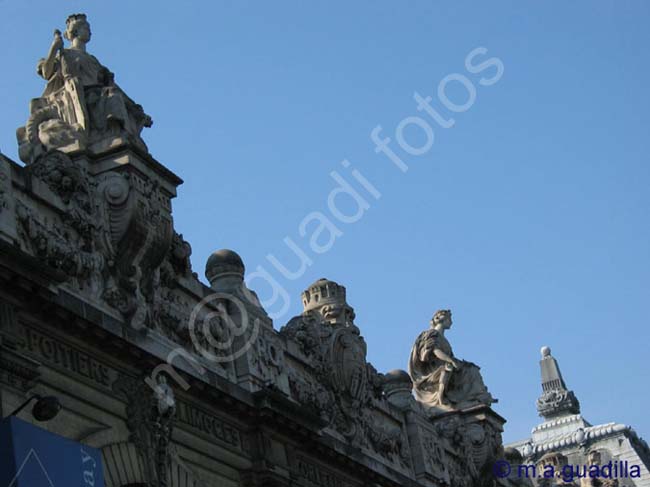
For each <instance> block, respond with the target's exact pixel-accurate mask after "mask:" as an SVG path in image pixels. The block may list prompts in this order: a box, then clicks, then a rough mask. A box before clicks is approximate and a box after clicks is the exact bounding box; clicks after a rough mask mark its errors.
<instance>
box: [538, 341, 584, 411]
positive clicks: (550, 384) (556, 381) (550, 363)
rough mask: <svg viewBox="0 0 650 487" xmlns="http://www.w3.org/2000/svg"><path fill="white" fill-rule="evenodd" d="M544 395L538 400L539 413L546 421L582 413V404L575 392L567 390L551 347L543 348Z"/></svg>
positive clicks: (540, 363)
mask: <svg viewBox="0 0 650 487" xmlns="http://www.w3.org/2000/svg"><path fill="white" fill-rule="evenodd" d="M541 353H542V360H540V362H539V367H540V369H541V372H542V395H541V396H540V397H539V399H537V411H538V412H539V415H540V416H543V417H544V419H551V418H555V417H558V416H566V415H570V414H579V413H580V403H579V402H578V399H577V398H576V396H575V394H574V393H573V391H570V390H568V389H567V387H566V384H565V383H564V379H563V378H562V373H561V372H560V366H559V365H558V363H557V360H555V358H553V356H551V349H550V348H549V347H542V349H541Z"/></svg>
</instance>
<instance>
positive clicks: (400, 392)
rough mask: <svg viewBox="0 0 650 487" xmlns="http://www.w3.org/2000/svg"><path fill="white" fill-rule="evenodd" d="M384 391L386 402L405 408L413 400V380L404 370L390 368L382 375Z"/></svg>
mask: <svg viewBox="0 0 650 487" xmlns="http://www.w3.org/2000/svg"><path fill="white" fill-rule="evenodd" d="M384 392H385V393H386V399H388V402H390V403H391V404H393V405H394V406H397V407H398V408H400V409H406V408H408V407H409V405H410V404H411V401H412V400H413V381H412V380H411V376H410V375H409V374H408V372H406V371H405V370H399V369H397V370H391V371H390V372H388V373H386V374H385V376H384Z"/></svg>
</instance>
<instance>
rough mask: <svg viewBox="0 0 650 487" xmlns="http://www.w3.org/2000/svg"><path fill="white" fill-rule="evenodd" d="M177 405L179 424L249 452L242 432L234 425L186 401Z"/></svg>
mask: <svg viewBox="0 0 650 487" xmlns="http://www.w3.org/2000/svg"><path fill="white" fill-rule="evenodd" d="M177 407H178V412H177V420H178V423H179V424H186V425H188V426H190V427H192V428H195V429H198V430H199V431H202V432H203V433H206V434H208V435H210V436H212V437H214V438H216V439H218V440H220V441H223V442H224V443H227V444H228V445H231V446H233V447H234V448H236V449H237V450H240V451H243V452H244V453H249V452H246V451H245V450H244V444H243V443H244V437H243V435H242V433H241V432H240V431H239V430H238V429H236V428H235V427H233V426H232V425H229V424H227V423H226V422H224V421H222V420H221V419H219V418H217V417H216V416H213V415H211V414H209V413H207V412H205V411H203V410H202V409H199V408H197V407H195V406H193V405H192V404H190V403H188V402H185V401H178V403H177Z"/></svg>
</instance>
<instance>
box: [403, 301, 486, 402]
mask: <svg viewBox="0 0 650 487" xmlns="http://www.w3.org/2000/svg"><path fill="white" fill-rule="evenodd" d="M430 324H431V327H430V329H429V330H427V331H424V332H422V333H421V334H420V336H418V338H417V340H416V341H415V344H414V345H413V349H412V350H411V358H410V360H409V374H410V375H411V379H412V380H413V389H414V391H415V396H416V398H417V400H418V401H420V403H422V404H423V405H424V406H425V407H429V408H431V409H432V411H433V412H435V411H436V410H438V411H441V412H442V411H447V410H458V409H467V408H470V407H472V406H478V405H486V406H489V405H490V404H492V403H493V402H495V399H494V398H493V397H492V396H491V395H490V393H489V392H488V390H487V388H486V387H485V385H484V384H483V379H482V378H481V374H480V369H479V367H478V366H477V365H475V364H473V363H471V362H466V361H464V360H458V359H456V358H455V357H454V354H453V352H452V350H451V345H450V344H449V342H448V341H447V338H446V337H445V331H446V330H448V329H449V328H451V324H452V321H451V311H450V310H439V311H436V313H435V314H434V315H433V318H432V319H431V323H430Z"/></svg>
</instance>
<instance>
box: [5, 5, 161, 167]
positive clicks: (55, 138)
mask: <svg viewBox="0 0 650 487" xmlns="http://www.w3.org/2000/svg"><path fill="white" fill-rule="evenodd" d="M63 37H65V38H66V39H67V40H68V41H70V43H71V45H70V47H67V48H66V47H64V43H63ZM63 37H62V35H61V32H60V31H59V30H55V31H54V39H53V41H52V44H51V46H50V49H49V51H48V53H47V56H46V57H45V58H44V59H41V60H40V61H39V63H38V66H37V72H38V74H39V75H40V76H41V77H43V78H44V79H45V80H46V81H47V85H46V87H45V91H44V92H43V95H42V96H41V97H40V98H36V99H33V100H32V102H31V104H30V117H29V120H28V121H27V124H26V125H25V127H21V128H19V129H18V130H17V137H18V143H19V153H20V158H21V159H22V160H23V161H24V162H26V163H30V162H33V161H34V160H35V159H36V158H38V156H40V155H41V154H43V153H45V152H47V151H49V150H52V149H58V150H64V151H66V150H70V151H72V150H80V149H86V148H88V147H91V146H92V145H93V144H98V143H102V142H103V144H104V145H108V146H109V147H110V146H111V144H116V143H120V142H127V143H131V144H132V145H134V146H137V147H138V148H140V149H141V150H144V151H146V150H147V148H146V145H145V144H144V142H143V141H142V139H141V138H140V133H141V132H142V129H143V127H150V126H151V124H152V121H151V118H150V117H149V116H148V115H147V114H146V113H144V110H143V109H142V107H141V106H140V105H138V104H137V103H135V102H134V101H133V100H132V99H131V98H129V97H128V96H127V95H126V93H124V91H122V89H121V88H120V87H119V86H118V85H117V84H116V83H115V81H114V75H113V73H111V72H110V71H109V70H108V69H107V68H106V67H105V66H103V65H102V64H101V63H100V62H99V61H98V60H97V58H95V56H93V55H91V54H89V53H88V52H87V51H86V44H87V43H88V42H89V41H90V37H91V32H90V24H89V23H88V20H87V19H86V15H84V14H73V15H70V16H69V17H68V19H67V21H66V30H65V32H64V34H63ZM115 139H118V140H117V141H116V140H115Z"/></svg>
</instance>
